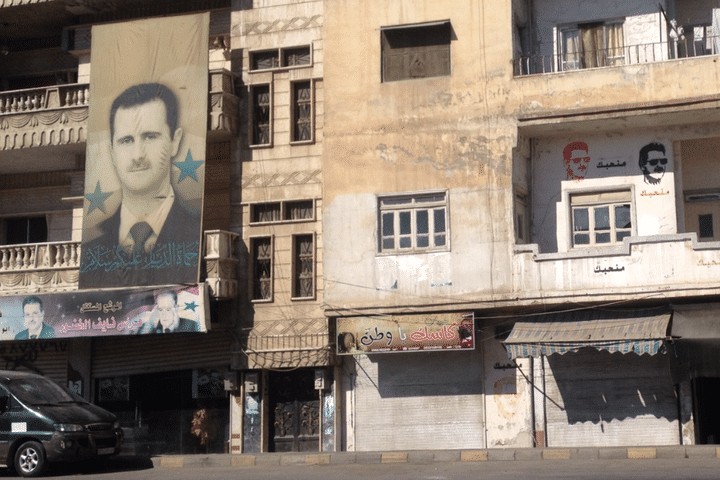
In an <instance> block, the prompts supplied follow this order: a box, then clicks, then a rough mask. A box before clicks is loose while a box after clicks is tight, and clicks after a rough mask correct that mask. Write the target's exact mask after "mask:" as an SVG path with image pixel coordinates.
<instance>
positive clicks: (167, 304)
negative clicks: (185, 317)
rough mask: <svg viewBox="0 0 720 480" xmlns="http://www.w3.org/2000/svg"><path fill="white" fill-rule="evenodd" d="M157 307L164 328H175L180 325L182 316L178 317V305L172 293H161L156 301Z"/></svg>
mask: <svg viewBox="0 0 720 480" xmlns="http://www.w3.org/2000/svg"><path fill="white" fill-rule="evenodd" d="M155 308H156V309H157V315H158V319H159V321H160V325H162V327H163V329H170V330H173V329H175V328H176V327H177V326H178V323H180V317H178V313H177V306H176V305H175V299H173V297H172V295H160V296H159V297H158V298H157V300H156V301H155Z"/></svg>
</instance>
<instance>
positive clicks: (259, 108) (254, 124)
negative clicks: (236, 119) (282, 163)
mask: <svg viewBox="0 0 720 480" xmlns="http://www.w3.org/2000/svg"><path fill="white" fill-rule="evenodd" d="M250 97H251V98H252V111H251V112H250V115H251V119H250V125H251V128H252V133H251V136H252V141H251V144H252V145H269V144H270V138H271V130H270V125H271V121H272V101H271V100H272V96H271V94H270V85H254V86H252V87H251V88H250Z"/></svg>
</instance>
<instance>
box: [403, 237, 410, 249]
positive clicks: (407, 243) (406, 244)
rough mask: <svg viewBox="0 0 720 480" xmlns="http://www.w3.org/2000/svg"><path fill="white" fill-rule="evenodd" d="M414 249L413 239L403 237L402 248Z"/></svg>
mask: <svg viewBox="0 0 720 480" xmlns="http://www.w3.org/2000/svg"><path fill="white" fill-rule="evenodd" d="M411 247H412V239H411V238H410V237H401V238H400V248H411Z"/></svg>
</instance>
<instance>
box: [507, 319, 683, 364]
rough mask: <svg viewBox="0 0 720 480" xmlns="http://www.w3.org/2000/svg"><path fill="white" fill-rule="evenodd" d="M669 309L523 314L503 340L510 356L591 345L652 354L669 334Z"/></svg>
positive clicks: (538, 353) (539, 353)
mask: <svg viewBox="0 0 720 480" xmlns="http://www.w3.org/2000/svg"><path fill="white" fill-rule="evenodd" d="M670 315H671V313H670V311H669V310H662V311H661V313H659V311H658V310H657V309H654V310H632V311H622V312H617V311H611V310H578V311H574V312H562V313H551V314H547V315H533V316H531V317H524V318H523V320H524V321H522V322H517V323H515V326H514V327H513V329H512V332H511V333H510V336H509V337H508V338H507V339H506V340H505V341H504V342H503V343H504V344H505V346H506V347H507V349H508V356H509V357H510V358H518V357H539V356H541V355H552V354H553V353H558V354H560V355H562V354H564V353H567V352H574V351H577V350H578V349H580V348H583V347H593V348H596V349H598V350H607V351H608V352H621V353H631V352H632V353H637V354H638V355H642V354H643V353H647V354H650V355H655V354H656V353H658V351H659V350H660V347H661V346H662V345H663V343H664V342H665V339H667V338H668V335H667V330H668V324H669V322H670Z"/></svg>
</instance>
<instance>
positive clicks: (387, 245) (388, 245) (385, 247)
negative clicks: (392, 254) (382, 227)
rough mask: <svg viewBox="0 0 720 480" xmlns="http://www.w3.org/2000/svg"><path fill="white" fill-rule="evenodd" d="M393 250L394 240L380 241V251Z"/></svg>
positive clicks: (384, 239)
mask: <svg viewBox="0 0 720 480" xmlns="http://www.w3.org/2000/svg"><path fill="white" fill-rule="evenodd" d="M394 248H395V239H394V238H392V237H391V238H383V241H382V249H383V250H393V249H394Z"/></svg>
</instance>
